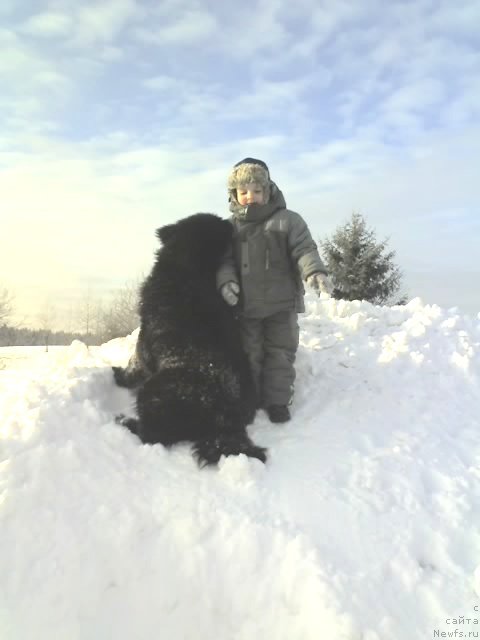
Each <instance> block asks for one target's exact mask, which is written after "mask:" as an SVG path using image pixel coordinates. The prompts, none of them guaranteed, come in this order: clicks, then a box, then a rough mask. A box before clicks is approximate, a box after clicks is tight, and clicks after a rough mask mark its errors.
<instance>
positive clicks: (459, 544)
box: [0, 297, 480, 640]
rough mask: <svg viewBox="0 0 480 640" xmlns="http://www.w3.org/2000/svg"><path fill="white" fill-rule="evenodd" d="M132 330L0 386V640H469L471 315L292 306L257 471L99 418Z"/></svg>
mask: <svg viewBox="0 0 480 640" xmlns="http://www.w3.org/2000/svg"><path fill="white" fill-rule="evenodd" d="M136 335H137V334H136V332H134V334H132V335H131V336H128V337H126V338H124V339H119V340H114V341H111V342H109V343H107V344H105V345H103V346H101V347H96V348H90V349H87V347H86V346H85V345H83V344H82V343H79V342H74V343H73V344H72V345H71V346H70V347H68V348H65V349H57V350H54V351H52V352H49V353H48V354H43V355H42V356H40V355H39V354H38V353H37V355H36V357H34V358H31V359H30V360H29V361H28V362H29V365H28V366H27V365H26V364H25V360H23V361H22V365H21V366H17V367H15V363H14V364H13V366H12V361H11V360H10V361H9V364H7V367H6V368H4V369H3V370H2V371H0V389H1V396H0V402H1V405H0V472H1V475H0V488H1V494H0V638H2V639H5V640H31V639H35V640H44V639H45V640H47V639H48V640H57V639H58V640H106V639H110V638H111V639H112V640H113V639H115V640H127V639H128V640H131V639H133V638H135V640H152V639H153V638H168V639H172V640H173V639H174V640H177V639H178V640H180V639H186V640H190V639H192V640H193V639H195V640H204V639H205V640H207V639H208V640H211V639H212V638H219V639H220V638H221V639H222V640H230V639H232V640H233V639H235V640H256V639H257V638H258V639H260V638H261V639H262V640H263V639H265V638H272V639H275V640H283V639H285V640H287V639H288V640H318V639H319V638H322V639H325V640H343V639H349V640H350V639H351V640H388V639H395V640H407V639H408V640H416V639H418V640H420V639H422V640H423V639H425V638H433V637H462V636H461V635H459V634H460V632H462V633H463V634H464V636H463V637H469V636H468V633H470V634H471V636H470V637H479V636H478V635H474V634H475V633H477V634H478V633H479V629H480V627H479V624H478V620H479V619H480V529H479V508H480V455H479V454H480V446H479V445H480V429H479V428H480V418H479V408H480V314H478V316H477V317H475V318H474V317H469V316H462V315H460V313H459V312H458V310H457V309H450V310H445V309H441V308H440V307H438V306H435V305H425V304H423V303H422V301H421V300H419V299H415V300H413V301H411V302H410V303H409V304H408V305H406V306H403V307H392V308H389V307H376V306H372V305H370V304H368V303H365V302H344V301H335V300H330V299H321V300H317V299H314V298H311V297H310V298H308V299H307V313H306V314H305V315H304V316H303V317H302V318H301V347H300V349H299V353H298V359H297V385H296V397H295V403H294V405H293V408H292V413H293V417H292V421H291V422H290V423H288V424H287V425H283V426H278V425H272V424H270V423H269V422H268V420H267V418H266V416H265V414H264V413H263V412H260V413H259V414H258V417H257V419H256V421H255V423H254V425H252V427H251V428H250V430H249V432H250V435H251V436H252V437H253V439H254V440H255V442H256V443H258V444H261V445H264V446H267V447H268V448H269V460H268V463H267V465H265V466H264V465H262V464H261V463H260V462H258V461H257V460H252V459H247V458H245V457H244V456H239V457H231V458H226V459H222V461H221V462H220V465H219V467H218V468H217V469H204V470H199V469H198V468H197V466H196V464H195V462H194V460H193V458H192V456H191V454H190V449H189V446H188V445H178V446H177V447H175V448H173V449H171V450H165V449H164V448H163V447H162V446H160V445H156V446H146V445H145V446H144V445H141V444H140V443H139V442H138V440H136V438H135V437H134V436H133V435H132V434H130V433H129V432H128V431H127V430H126V429H122V428H121V427H119V426H118V425H116V424H115V423H114V421H113V416H114V414H115V413H119V412H126V413H130V412H131V405H132V399H131V397H130V396H129V394H128V392H127V391H125V390H123V389H119V388H117V387H115V385H114V383H113V378H112V375H111V371H110V365H111V364H124V363H126V361H127V359H128V356H129V354H130V353H131V352H132V349H133V348H134V344H135V340H136ZM2 353H4V354H5V353H6V352H3V351H2V350H0V361H2ZM10 354H12V349H10ZM454 632H456V634H457V635H456V636H454V635H453V633H454ZM449 633H451V634H452V635H451V636H449V635H448V634H449ZM435 634H437V635H435ZM441 634H445V635H441Z"/></svg>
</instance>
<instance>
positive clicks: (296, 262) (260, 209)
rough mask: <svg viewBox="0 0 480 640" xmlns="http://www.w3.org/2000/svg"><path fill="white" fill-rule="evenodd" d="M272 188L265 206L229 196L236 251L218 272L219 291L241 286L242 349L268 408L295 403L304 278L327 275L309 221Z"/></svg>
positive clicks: (260, 394) (233, 250) (278, 191)
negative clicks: (245, 203) (230, 285)
mask: <svg viewBox="0 0 480 640" xmlns="http://www.w3.org/2000/svg"><path fill="white" fill-rule="evenodd" d="M270 185H271V192H270V193H271V195H270V199H269V202H268V203H267V204H262V205H259V204H252V205H248V206H247V207H243V206H241V205H239V204H238V202H237V201H236V200H235V198H234V197H233V196H232V197H231V203H230V210H231V211H232V213H233V216H232V219H231V221H232V224H233V227H234V237H233V248H232V252H231V253H230V254H228V255H227V256H225V259H224V263H223V264H222V266H221V267H220V269H219V271H218V273H217V286H218V288H221V287H222V286H223V285H224V284H225V283H227V282H229V281H234V282H237V283H238V284H239V285H240V302H239V306H240V311H241V323H242V330H243V331H242V333H243V345H244V348H245V351H246V353H247V355H248V357H249V360H250V365H251V367H252V372H253V376H254V379H255V384H256V387H257V392H258V396H259V404H260V405H261V406H264V407H269V406H270V405H274V404H276V405H288V404H289V403H290V401H291V399H292V395H293V383H294V381H295V368H294V362H295V355H296V352H297V349H298V340H299V330H298V322H297V313H300V312H302V311H305V306H304V302H303V295H304V293H305V292H304V288H303V284H302V279H303V280H306V279H307V278H308V276H310V275H311V274H312V273H327V270H326V268H325V266H324V264H323V262H322V260H321V258H320V256H319V254H318V251H317V245H316V244H315V242H314V240H313V239H312V236H311V234H310V231H309V229H308V227H307V225H306V223H305V221H304V220H303V218H302V217H301V216H300V215H299V214H298V213H295V212H294V211H289V210H288V209H287V208H286V204H285V199H284V197H283V194H282V192H281V191H280V190H279V189H278V187H277V186H276V185H275V183H273V182H271V183H270Z"/></svg>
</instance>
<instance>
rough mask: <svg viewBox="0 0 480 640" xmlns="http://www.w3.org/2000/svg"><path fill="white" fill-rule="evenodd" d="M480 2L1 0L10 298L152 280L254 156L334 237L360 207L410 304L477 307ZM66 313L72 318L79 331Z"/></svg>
mask: <svg viewBox="0 0 480 640" xmlns="http://www.w3.org/2000/svg"><path fill="white" fill-rule="evenodd" d="M478 24H480V4H479V2H478V0H459V1H458V2H455V3H452V2H448V1H446V0H415V2H408V1H396V0H393V1H392V2H389V3H385V2H380V1H377V0H366V1H365V2H362V3H349V2H344V1H335V2H333V1H330V2H320V1H319V0H297V1H296V2H295V3H291V2H287V1H286V0H265V1H263V2H252V1H250V0H247V1H246V2H242V3H238V2H231V1H230V0H225V1H224V2H221V3H220V2H216V1H215V2H214V1H208V2H202V3H200V2H196V1H195V0H190V1H188V2H186V1H184V0H165V1H163V2H153V1H152V2H149V1H142V2H140V1H139V0H112V1H108V0H106V1H95V2H89V1H88V0H85V2H82V3H78V2H75V1H73V0H51V1H47V0H38V1H36V2H33V1H28V0H26V1H25V2H22V3H18V2H15V1H14V0H3V1H2V3H1V5H0V48H1V51H2V55H1V58H0V80H1V86H2V90H1V93H0V125H1V126H0V223H1V227H0V228H1V240H0V287H8V289H9V290H10V291H11V292H12V293H13V294H14V296H15V309H16V317H17V320H18V321H20V322H23V323H25V324H30V325H35V324H37V325H38V322H39V318H40V317H41V314H42V310H43V312H44V310H45V309H46V308H47V307H48V308H53V309H54V310H55V317H56V322H57V327H56V328H64V327H65V326H66V325H67V324H68V325H69V326H70V325H71V322H72V316H73V318H75V316H76V314H77V315H78V305H79V304H80V303H81V301H82V300H85V299H86V298H87V297H91V298H102V297H103V296H105V295H107V294H109V293H110V292H112V290H114V289H116V288H119V287H123V286H124V285H125V284H126V283H131V282H132V281H136V280H138V279H139V278H141V277H142V276H144V275H146V273H148V271H149V269H150V266H151V264H152V259H153V254H154V250H155V248H156V246H157V244H156V242H157V241H156V239H155V236H154V231H155V229H156V228H157V227H159V226H162V225H163V224H166V223H169V222H172V221H174V220H176V219H178V218H181V217H184V216H186V215H190V214H192V213H194V212H197V211H212V212H215V213H218V214H220V215H222V216H227V215H228V205H227V197H226V179H227V175H228V173H229V171H230V169H231V167H232V165H233V164H234V163H235V162H237V161H238V160H240V159H242V158H244V157H246V156H253V157H257V158H261V159H263V160H264V161H266V162H267V164H268V166H269V167H270V172H271V176H272V179H273V180H274V181H275V182H276V183H277V184H278V185H279V187H280V189H281V190H282V191H283V193H284V195H285V197H286V201H287V205H288V206H289V208H290V209H293V210H294V211H297V212H299V213H301V214H302V216H303V217H304V218H305V220H306V221H307V223H308V224H309V227H310V230H311V232H312V235H313V237H314V238H315V239H316V240H321V239H322V238H325V237H327V236H330V235H331V234H332V233H333V232H334V231H335V229H336V228H337V227H338V226H340V225H343V224H344V223H345V222H346V221H347V220H348V219H349V218H350V215H351V213H352V212H354V211H356V212H359V213H361V214H362V215H364V216H365V218H366V220H367V223H368V224H369V225H370V226H371V227H372V228H373V229H374V230H375V231H376V233H377V237H378V239H379V240H383V239H384V238H388V239H389V248H391V249H393V250H395V251H396V261H397V263H398V265H399V266H400V267H401V269H402V270H403V272H404V290H405V293H406V294H407V295H408V296H409V297H410V298H412V297H414V296H417V295H419V296H421V297H422V299H424V300H425V301H427V302H434V303H438V304H440V305H442V306H446V307H450V306H454V305H458V306H459V307H460V308H461V309H462V311H465V312H468V313H475V312H477V311H479V310H480V293H479V291H480V288H479V287H478V278H479V276H480V266H479V265H478V261H477V254H478V247H479V246H480V245H479V241H480V215H479V214H480V211H479V206H480V205H479V203H480V179H479V178H480V172H479V169H478V166H479V163H478V149H479V148H480V118H479V115H480V44H479V43H480V41H479V38H478ZM67 318H68V323H67Z"/></svg>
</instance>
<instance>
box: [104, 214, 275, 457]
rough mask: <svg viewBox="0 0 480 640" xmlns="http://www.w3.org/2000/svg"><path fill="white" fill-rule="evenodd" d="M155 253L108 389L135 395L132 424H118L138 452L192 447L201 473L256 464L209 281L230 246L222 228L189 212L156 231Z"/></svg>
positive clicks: (238, 371) (238, 366)
mask: <svg viewBox="0 0 480 640" xmlns="http://www.w3.org/2000/svg"><path fill="white" fill-rule="evenodd" d="M157 236H158V237H159V238H160V240H161V241H162V244H163V247H162V248H161V249H160V250H159V251H158V252H157V257H156V262H155V264H154V266H153V269H152V272H151V274H150V275H149V276H148V277H147V279H146V280H145V282H144V284H143V285H142V288H141V295H140V321H141V322H140V333H139V337H138V342H137V347H136V351H135V354H134V355H133V356H132V357H131V359H130V361H129V363H128V366H127V368H126V369H123V368H121V367H113V371H114V376H115V381H116V382H117V384H118V385H120V386H123V387H128V388H135V389H136V404H137V411H138V419H135V418H125V417H124V416H119V417H118V418H117V421H118V422H120V423H121V424H123V425H124V426H126V427H128V428H129V429H130V430H131V431H132V432H133V433H135V434H137V435H138V436H139V438H140V439H141V440H142V441H143V442H146V443H152V444H153V443H157V442H160V443H162V444H163V445H165V446H169V445H172V444H174V443H176V442H181V441H191V442H193V443H194V446H193V449H194V455H195V456H196V458H197V461H198V463H199V464H200V465H201V466H205V465H209V464H216V463H217V462H218V460H219V459H220V456H221V455H222V454H223V455H225V456H228V455H235V454H240V453H244V454H246V455H247V456H250V457H253V458H258V459H259V460H261V461H262V462H265V460H266V450H265V449H264V448H262V447H258V446H256V445H254V444H253V443H252V441H251V440H250V438H249V437H248V435H247V432H246V427H247V425H248V424H250V423H251V422H252V421H253V419H254V417H255V410H256V404H257V403H256V396H255V388H254V384H253V381H252V378H251V374H250V368H249V365H248V361H247V358H246V356H245V354H244V352H243V350H242V346H241V337H240V333H239V327H238V323H237V320H236V318H235V315H234V311H233V309H232V308H231V307H229V305H227V303H226V302H225V301H224V300H223V298H222V296H221V295H220V293H219V292H218V291H217V288H216V282H215V275H216V271H217V269H218V267H219V264H220V262H221V260H222V257H223V256H224V254H225V252H226V250H227V248H228V246H229V244H230V242H231V238H232V226H231V224H230V222H228V221H227V220H222V219H221V218H219V217H218V216H215V215H213V214H209V213H197V214H195V215H192V216H190V217H188V218H184V219H183V220H180V221H178V222H177V223H175V224H171V225H167V226H165V227H162V228H160V229H158V230H157Z"/></svg>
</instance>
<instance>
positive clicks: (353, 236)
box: [320, 213, 406, 304]
mask: <svg viewBox="0 0 480 640" xmlns="http://www.w3.org/2000/svg"><path fill="white" fill-rule="evenodd" d="M320 244H321V248H322V256H323V259H324V262H325V266H326V267H327V269H328V272H329V274H330V276H331V278H332V280H333V284H334V286H335V289H334V291H333V297H334V298H342V299H344V300H368V301H369V302H372V303H373V304H392V303H393V304H404V303H405V301H406V300H405V297H403V298H401V299H398V297H397V298H395V296H396V295H397V296H398V292H399V289H400V282H401V278H402V273H401V271H400V269H399V268H398V267H397V266H396V265H395V264H394V262H393V259H394V257H395V251H387V240H384V241H383V242H377V240H376V236H375V232H374V231H372V230H371V229H368V228H367V224H366V221H365V219H364V218H363V216H362V215H360V214H359V213H353V214H352V217H351V219H350V221H349V222H347V223H346V224H345V225H344V226H343V227H338V228H337V230H336V231H335V233H334V234H333V236H332V238H331V239H329V238H326V239H325V240H324V241H323V242H321V243H320Z"/></svg>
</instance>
